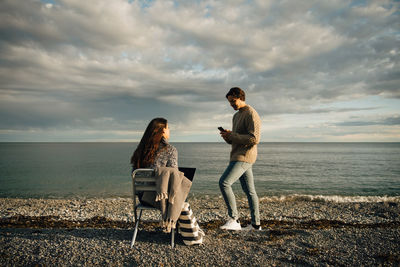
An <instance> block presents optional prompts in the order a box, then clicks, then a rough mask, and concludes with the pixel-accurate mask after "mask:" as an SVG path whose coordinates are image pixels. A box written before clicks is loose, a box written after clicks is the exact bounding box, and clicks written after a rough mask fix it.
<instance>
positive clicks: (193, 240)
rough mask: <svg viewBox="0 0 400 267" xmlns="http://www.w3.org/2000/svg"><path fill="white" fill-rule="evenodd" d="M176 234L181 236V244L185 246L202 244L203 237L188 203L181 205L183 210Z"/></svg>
mask: <svg viewBox="0 0 400 267" xmlns="http://www.w3.org/2000/svg"><path fill="white" fill-rule="evenodd" d="M178 233H179V234H180V235H181V236H182V239H183V243H185V245H187V246H191V245H199V244H203V237H204V236H205V234H204V232H203V230H201V229H200V226H199V224H198V223H197V221H196V218H195V217H194V215H193V212H192V209H191V208H190V206H189V203H187V202H185V203H183V208H182V211H181V214H180V216H179V219H178Z"/></svg>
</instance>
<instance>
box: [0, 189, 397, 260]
mask: <svg viewBox="0 0 400 267" xmlns="http://www.w3.org/2000/svg"><path fill="white" fill-rule="evenodd" d="M188 201H189V203H190V204H191V206H192V209H193V211H194V214H195V216H196V218H197V219H198V221H199V223H200V226H201V228H202V229H204V231H205V232H206V237H205V241H204V244H203V245H200V246H193V247H187V246H185V245H184V244H183V242H182V241H181V240H180V239H179V237H178V238H177V245H176V247H175V248H174V249H172V248H171V247H170V245H169V238H170V237H169V235H167V234H164V233H162V232H160V231H159V230H158V229H157V220H158V216H159V215H158V213H157V212H150V213H147V214H146V215H145V217H144V220H147V221H149V222H146V223H143V224H142V227H141V229H140V231H139V234H138V238H137V243H136V245H135V247H134V248H133V249H131V248H130V239H131V237H132V229H133V224H134V216H133V206H132V200H131V199H129V198H113V199H8V198H0V251H1V252H0V265H2V266H9V265H17V266H20V265H39V266H40V265H76V266H79V265H89V266H90V265H117V266H121V265H124V266H125V265H128V266H187V265H190V266H193V265H194V266H230V265H249V266H274V265H285V266H286V265H289V266H298V265H306V266H309V265H310V266H327V265H328V266H329V265H332V266H341V265H346V266H360V265H368V266H369V265H384V266H398V265H399V264H400V203H399V202H398V201H384V202H349V203H341V202H334V201H308V200H296V201H290V200H284V201H279V200H275V201H271V199H269V198H261V200H260V210H261V224H262V227H263V231H258V232H244V231H238V232H226V231H222V230H220V229H219V226H220V225H222V224H223V222H224V220H225V217H226V210H225V205H224V203H223V200H222V199H221V198H220V197H218V196H201V197H195V196H191V197H190V198H189V200H188ZM238 208H239V212H240V214H241V223H242V225H246V224H247V223H248V222H249V221H250V218H249V214H248V213H249V212H248V205H247V200H246V199H244V198H238Z"/></svg>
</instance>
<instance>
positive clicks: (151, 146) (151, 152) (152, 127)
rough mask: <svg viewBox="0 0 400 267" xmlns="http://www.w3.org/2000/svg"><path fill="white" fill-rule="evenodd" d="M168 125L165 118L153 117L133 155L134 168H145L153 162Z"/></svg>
mask: <svg viewBox="0 0 400 267" xmlns="http://www.w3.org/2000/svg"><path fill="white" fill-rule="evenodd" d="M166 127H167V120H166V119H164V118H155V119H152V120H151V122H150V123H149V125H147V128H146V131H145V132H144V134H143V137H142V139H141V140H140V143H139V145H138V146H137V148H136V150H135V152H134V153H133V155H132V157H131V164H132V166H133V168H135V169H137V168H145V167H149V166H150V165H151V164H153V162H154V159H155V157H156V155H157V151H158V149H159V147H160V145H162V143H163V130H164V129H165V128H166Z"/></svg>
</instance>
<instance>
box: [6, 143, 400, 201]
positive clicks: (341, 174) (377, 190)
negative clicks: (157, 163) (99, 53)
mask: <svg viewBox="0 0 400 267" xmlns="http://www.w3.org/2000/svg"><path fill="white" fill-rule="evenodd" d="M173 145H174V146H175V147H176V148H177V149H178V151H179V165H180V166H182V167H196V168H197V172H196V176H195V180H194V183H193V186H192V190H191V192H192V193H194V194H220V193H219V189H218V180H219V177H220V176H221V174H222V173H223V171H224V169H225V167H226V166H227V164H228V155H229V151H230V147H229V146H228V145H226V144H224V143H175V144H173ZM135 147H136V144H134V143H0V197H22V198H27V197H34V198H66V197H129V196H130V194H131V190H132V189H131V178H130V169H131V168H130V165H129V158H130V156H131V154H132V151H133V150H134V148H135ZM253 171H254V175H255V179H256V188H257V192H258V194H259V195H260V196H282V195H293V194H299V195H304V194H305V195H325V196H400V143H263V144H260V145H259V157H258V160H257V162H256V164H255V165H254V167H253ZM234 190H235V192H237V193H239V194H240V193H241V192H242V191H241V189H240V185H239V182H238V183H237V186H236V187H235V189H234Z"/></svg>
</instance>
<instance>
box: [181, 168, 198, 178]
mask: <svg viewBox="0 0 400 267" xmlns="http://www.w3.org/2000/svg"><path fill="white" fill-rule="evenodd" d="M178 169H179V170H180V171H181V172H183V173H184V174H185V176H186V177H187V178H188V179H189V180H190V181H192V182H193V178H194V173H195V172H196V168H186V167H179V168H178Z"/></svg>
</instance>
